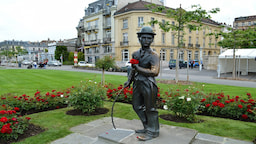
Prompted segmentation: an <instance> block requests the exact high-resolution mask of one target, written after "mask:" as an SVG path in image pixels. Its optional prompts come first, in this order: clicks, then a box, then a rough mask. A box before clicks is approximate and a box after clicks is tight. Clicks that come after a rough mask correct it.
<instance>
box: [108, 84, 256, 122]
mask: <svg viewBox="0 0 256 144" xmlns="http://www.w3.org/2000/svg"><path fill="white" fill-rule="evenodd" d="M105 87H107V88H108V90H107V94H106V95H107V99H108V100H109V101H113V100H114V99H115V97H116V95H117V94H119V92H120V91H121V90H122V88H123V86H122V85H120V86H118V87H117V88H114V86H113V85H112V84H108V85H106V86H105ZM132 90H133V89H132V87H131V88H125V89H124V90H123V91H121V92H120V95H119V97H118V98H117V101H118V102H124V103H129V104H131V103H132ZM161 93H162V92H161V90H160V89H159V91H158V97H157V107H158V108H162V109H166V110H170V111H173V112H174V113H175V115H176V116H177V117H180V118H186V119H187V120H189V121H191V122H193V121H194V122H195V121H197V119H196V114H201V115H208V116H215V117H223V118H230V119H236V120H242V121H249V122H256V104H255V103H256V98H254V99H253V98H252V96H251V94H250V93H247V97H248V98H247V99H242V98H240V97H239V96H233V97H232V96H229V95H224V93H222V92H221V93H209V94H206V93H205V92H203V91H202V90H201V89H200V88H195V87H188V88H186V89H169V90H168V91H167V92H164V93H163V94H161Z"/></svg>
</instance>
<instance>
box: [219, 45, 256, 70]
mask: <svg viewBox="0 0 256 144" xmlns="http://www.w3.org/2000/svg"><path fill="white" fill-rule="evenodd" d="M235 56H236V71H237V72H241V75H248V72H256V49H255V48H250V49H236V50H235ZM232 71H233V49H228V50H226V51H225V52H223V53H222V54H220V55H219V68H218V73H219V74H220V73H227V72H232Z"/></svg>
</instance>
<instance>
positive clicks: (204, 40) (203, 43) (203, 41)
mask: <svg viewBox="0 0 256 144" xmlns="http://www.w3.org/2000/svg"><path fill="white" fill-rule="evenodd" d="M203 48H205V38H203Z"/></svg>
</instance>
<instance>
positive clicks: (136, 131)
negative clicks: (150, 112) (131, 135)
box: [135, 129, 146, 133]
mask: <svg viewBox="0 0 256 144" xmlns="http://www.w3.org/2000/svg"><path fill="white" fill-rule="evenodd" d="M135 133H146V130H145V129H140V130H135Z"/></svg>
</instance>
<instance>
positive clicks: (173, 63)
mask: <svg viewBox="0 0 256 144" xmlns="http://www.w3.org/2000/svg"><path fill="white" fill-rule="evenodd" d="M175 67H176V60H175V59H170V61H169V68H170V69H172V68H175ZM186 67H187V63H186V62H185V61H183V60H179V68H180V69H181V68H186Z"/></svg>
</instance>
